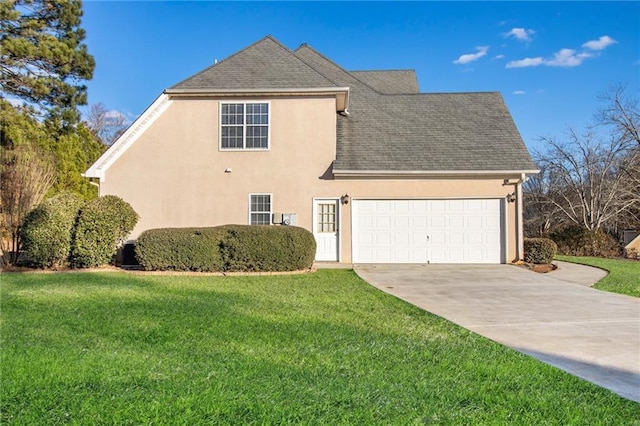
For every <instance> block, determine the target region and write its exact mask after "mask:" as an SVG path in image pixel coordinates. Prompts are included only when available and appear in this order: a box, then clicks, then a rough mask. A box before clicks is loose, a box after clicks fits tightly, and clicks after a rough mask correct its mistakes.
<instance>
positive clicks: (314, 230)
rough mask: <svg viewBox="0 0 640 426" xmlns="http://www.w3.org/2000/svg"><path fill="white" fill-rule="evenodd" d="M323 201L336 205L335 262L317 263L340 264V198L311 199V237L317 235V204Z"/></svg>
mask: <svg viewBox="0 0 640 426" xmlns="http://www.w3.org/2000/svg"><path fill="white" fill-rule="evenodd" d="M323 201H332V202H334V203H336V260H319V261H318V262H340V254H341V250H340V247H341V241H342V232H341V231H342V211H341V207H342V206H341V204H340V197H313V200H312V209H311V233H312V234H313V237H314V238H315V237H316V234H318V221H317V215H318V204H319V203H321V202H323Z"/></svg>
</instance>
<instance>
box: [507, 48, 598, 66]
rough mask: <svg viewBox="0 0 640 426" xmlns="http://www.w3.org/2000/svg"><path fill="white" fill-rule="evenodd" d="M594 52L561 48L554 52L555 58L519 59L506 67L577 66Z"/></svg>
mask: <svg viewBox="0 0 640 426" xmlns="http://www.w3.org/2000/svg"><path fill="white" fill-rule="evenodd" d="M592 57H593V54H591V53H588V52H580V53H578V52H576V51H575V50H573V49H560V50H558V51H557V52H556V53H554V54H553V58H550V59H545V58H543V57H541V56H538V57H535V58H524V59H520V60H517V61H511V62H508V63H507V65H505V68H526V67H537V66H540V65H545V66H547V67H563V68H569V67H577V66H578V65H582V62H583V61H584V60H585V59H587V58H592Z"/></svg>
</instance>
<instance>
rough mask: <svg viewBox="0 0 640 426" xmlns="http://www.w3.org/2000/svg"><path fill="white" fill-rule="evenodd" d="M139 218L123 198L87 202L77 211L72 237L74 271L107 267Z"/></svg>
mask: <svg viewBox="0 0 640 426" xmlns="http://www.w3.org/2000/svg"><path fill="white" fill-rule="evenodd" d="M138 219H139V217H138V214H137V213H136V212H135V211H134V210H133V208H132V207H131V206H130V205H129V204H128V203H127V202H126V201H124V200H123V199H122V198H120V197H116V196H115V195H105V196H104V197H98V198H94V199H93V200H91V201H89V202H87V204H85V206H84V207H83V208H82V210H81V211H80V215H79V216H78V221H77V225H76V228H75V231H74V235H73V247H72V249H71V259H70V261H71V265H72V266H74V267H77V268H89V267H92V266H100V265H106V264H108V263H110V262H111V259H112V258H113V256H114V255H115V254H116V251H117V249H118V245H120V244H121V243H122V241H123V240H124V239H125V237H126V236H127V235H128V234H129V233H130V232H131V230H132V229H133V227H134V226H135V225H136V223H138Z"/></svg>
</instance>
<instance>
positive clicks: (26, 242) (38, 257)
mask: <svg viewBox="0 0 640 426" xmlns="http://www.w3.org/2000/svg"><path fill="white" fill-rule="evenodd" d="M82 204H83V200H82V199H81V198H80V197H79V196H77V195H75V194H72V193H62V194H59V195H56V196H54V197H52V198H49V199H47V200H45V201H44V202H43V203H42V204H40V205H39V206H38V207H36V208H35V209H33V210H31V212H29V214H27V216H26V217H25V218H24V221H23V223H22V227H21V229H20V237H21V239H22V249H23V251H24V254H25V255H26V256H27V257H28V258H29V260H30V262H31V263H32V264H33V265H34V266H37V267H40V268H50V267H55V266H60V265H63V264H65V263H66V262H67V261H68V259H69V253H70V251H71V234H72V231H73V227H74V225H75V223H76V218H77V216H78V211H79V210H80V208H81V207H82Z"/></svg>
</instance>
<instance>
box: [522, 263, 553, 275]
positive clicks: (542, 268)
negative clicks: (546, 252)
mask: <svg viewBox="0 0 640 426" xmlns="http://www.w3.org/2000/svg"><path fill="white" fill-rule="evenodd" d="M521 266H522V267H523V268H526V269H528V270H530V271H533V272H539V273H541V274H546V273H547V272H551V271H555V270H556V269H558V266H557V265H554V264H552V263H544V264H539V265H538V264H533V263H523V264H521Z"/></svg>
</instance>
